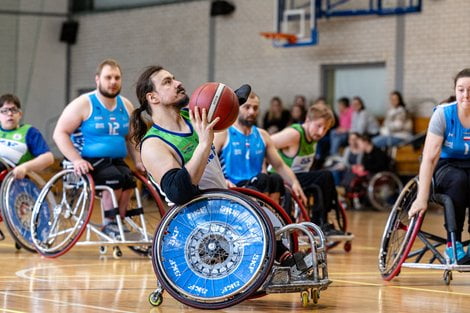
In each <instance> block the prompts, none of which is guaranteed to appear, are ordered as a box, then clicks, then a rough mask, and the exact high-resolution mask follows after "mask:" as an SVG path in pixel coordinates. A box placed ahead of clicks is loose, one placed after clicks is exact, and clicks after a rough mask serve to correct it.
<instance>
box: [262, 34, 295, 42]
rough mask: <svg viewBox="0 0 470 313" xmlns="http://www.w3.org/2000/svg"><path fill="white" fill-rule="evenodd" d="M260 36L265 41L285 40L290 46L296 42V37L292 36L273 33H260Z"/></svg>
mask: <svg viewBox="0 0 470 313" xmlns="http://www.w3.org/2000/svg"><path fill="white" fill-rule="evenodd" d="M260 35H261V36H263V37H264V38H267V39H272V40H285V41H287V42H288V43H290V44H295V43H296V42H297V36H296V35H293V34H287V33H275V32H262V33H260Z"/></svg>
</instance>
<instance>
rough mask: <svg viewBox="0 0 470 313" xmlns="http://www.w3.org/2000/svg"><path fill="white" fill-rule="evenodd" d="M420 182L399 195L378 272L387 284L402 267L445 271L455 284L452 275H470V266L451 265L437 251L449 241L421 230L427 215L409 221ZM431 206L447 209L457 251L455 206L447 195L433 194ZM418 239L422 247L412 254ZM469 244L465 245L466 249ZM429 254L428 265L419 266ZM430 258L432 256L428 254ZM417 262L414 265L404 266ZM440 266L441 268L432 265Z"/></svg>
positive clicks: (446, 279)
mask: <svg viewBox="0 0 470 313" xmlns="http://www.w3.org/2000/svg"><path fill="white" fill-rule="evenodd" d="M417 188H418V178H417V177H415V178H413V179H412V180H410V181H409V182H408V183H407V184H406V186H405V187H404V189H403V191H402V192H401V193H400V196H399V197H398V199H397V201H396V203H395V205H394V207H393V209H392V211H391V212H390V215H389V218H388V220H387V224H386V226H385V229H384V233H383V236H382V241H381V246H380V252H379V271H380V273H381V275H382V278H383V279H384V280H387V281H390V280H392V279H393V278H394V277H395V276H398V275H399V274H400V271H401V268H402V267H407V268H420V269H437V270H444V272H443V280H444V282H445V284H446V285H449V284H450V281H451V280H452V271H458V272H470V265H459V264H457V261H456V260H454V262H453V263H451V262H450V260H449V259H448V258H446V257H445V256H444V255H443V254H442V253H441V252H440V251H439V250H438V249H437V248H438V247H440V246H445V245H446V243H447V239H446V238H443V237H440V236H436V235H434V234H431V233H429V232H425V231H423V230H421V225H422V223H423V220H424V217H425V216H424V215H420V216H414V217H412V218H411V219H408V210H409V208H410V207H411V204H412V203H413V201H414V200H415V198H416V193H417ZM429 205H431V206H433V205H439V206H443V207H444V212H445V218H446V223H448V227H449V229H450V233H451V239H452V243H453V244H452V246H453V247H454V251H453V254H454V255H457V254H456V250H455V230H456V226H455V216H454V210H453V205H452V202H451V201H450V198H448V197H447V196H445V195H441V194H435V193H433V194H432V196H431V197H430V201H429ZM416 238H419V239H420V241H421V242H422V243H423V244H424V246H423V247H421V248H417V249H415V250H412V248H413V244H414V242H415V239H416ZM469 242H470V241H466V242H463V244H464V245H467V244H468V243H469ZM428 252H429V253H430V254H431V255H430V257H429V261H428V263H420V261H422V260H423V258H424V257H425V255H426V254H427V253H428ZM428 255H429V254H428ZM412 258H414V262H405V261H406V260H408V259H412ZM434 262H439V263H440V264H433V263H434Z"/></svg>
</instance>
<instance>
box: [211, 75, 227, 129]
mask: <svg viewBox="0 0 470 313" xmlns="http://www.w3.org/2000/svg"><path fill="white" fill-rule="evenodd" d="M224 90H225V85H224V84H222V83H218V85H217V89H216V90H215V93H214V97H213V98H212V100H211V104H210V105H209V112H207V120H208V121H210V122H212V119H213V117H214V113H215V112H216V111H217V108H218V107H219V103H220V100H221V99H222V96H223V94H224Z"/></svg>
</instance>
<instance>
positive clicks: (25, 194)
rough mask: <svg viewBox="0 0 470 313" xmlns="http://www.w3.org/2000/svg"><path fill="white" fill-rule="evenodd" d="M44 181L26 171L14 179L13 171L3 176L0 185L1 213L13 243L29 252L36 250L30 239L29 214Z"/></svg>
mask: <svg viewBox="0 0 470 313" xmlns="http://www.w3.org/2000/svg"><path fill="white" fill-rule="evenodd" d="M44 184H45V181H44V180H43V179H42V178H41V177H40V176H39V175H37V174H35V173H33V172H28V173H27V174H26V176H25V177H24V178H23V179H15V177H14V176H13V172H11V171H10V172H9V174H8V175H7V176H6V177H5V179H4V180H3V182H2V187H1V191H0V194H1V199H2V203H1V214H2V216H3V218H4V220H5V225H6V227H7V229H8V232H9V233H10V234H11V236H12V237H13V239H14V240H15V243H16V244H17V245H18V246H20V247H21V248H24V249H25V250H27V251H29V252H36V249H35V247H34V244H33V241H32V239H31V227H30V226H31V214H32V210H33V207H34V202H35V201H36V199H37V197H38V195H39V193H40V191H41V188H42V187H43V186H44Z"/></svg>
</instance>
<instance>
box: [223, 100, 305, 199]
mask: <svg viewBox="0 0 470 313" xmlns="http://www.w3.org/2000/svg"><path fill="white" fill-rule="evenodd" d="M259 105H260V100H259V97H258V95H256V94H255V93H254V92H251V93H250V95H249V97H248V99H247V101H246V102H245V103H243V104H241V105H240V111H239V113H238V119H237V120H236V121H235V123H234V124H233V125H232V126H230V127H229V128H228V129H227V130H224V131H222V132H217V133H216V134H215V138H214V145H215V149H216V151H217V152H218V153H219V155H220V161H221V164H222V169H223V171H224V175H225V178H226V179H227V184H228V186H229V187H234V186H238V187H247V188H252V189H256V190H258V191H259V192H263V193H267V194H268V195H269V196H270V197H271V198H272V199H273V200H274V201H276V202H279V199H280V196H281V195H282V194H283V193H284V181H286V182H287V184H289V185H290V186H291V188H292V191H293V192H294V193H295V194H296V195H297V196H298V197H301V198H302V199H303V200H304V201H306V198H305V195H304V193H303V191H302V187H301V186H300V183H299V182H298V180H297V178H296V177H295V174H294V173H293V172H292V170H291V169H290V168H289V167H288V166H287V165H286V164H285V163H284V162H283V161H282V159H281V158H280V157H279V154H278V153H277V150H276V147H275V146H274V144H273V142H272V140H271V137H270V136H269V134H268V132H267V131H266V130H264V129H261V128H258V127H256V126H255V123H256V120H257V117H258V113H259ZM265 160H267V161H268V163H269V164H271V165H272V166H273V168H274V169H275V170H276V172H277V173H278V174H277V173H269V174H268V173H266V167H265ZM283 180H284V181H283Z"/></svg>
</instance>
